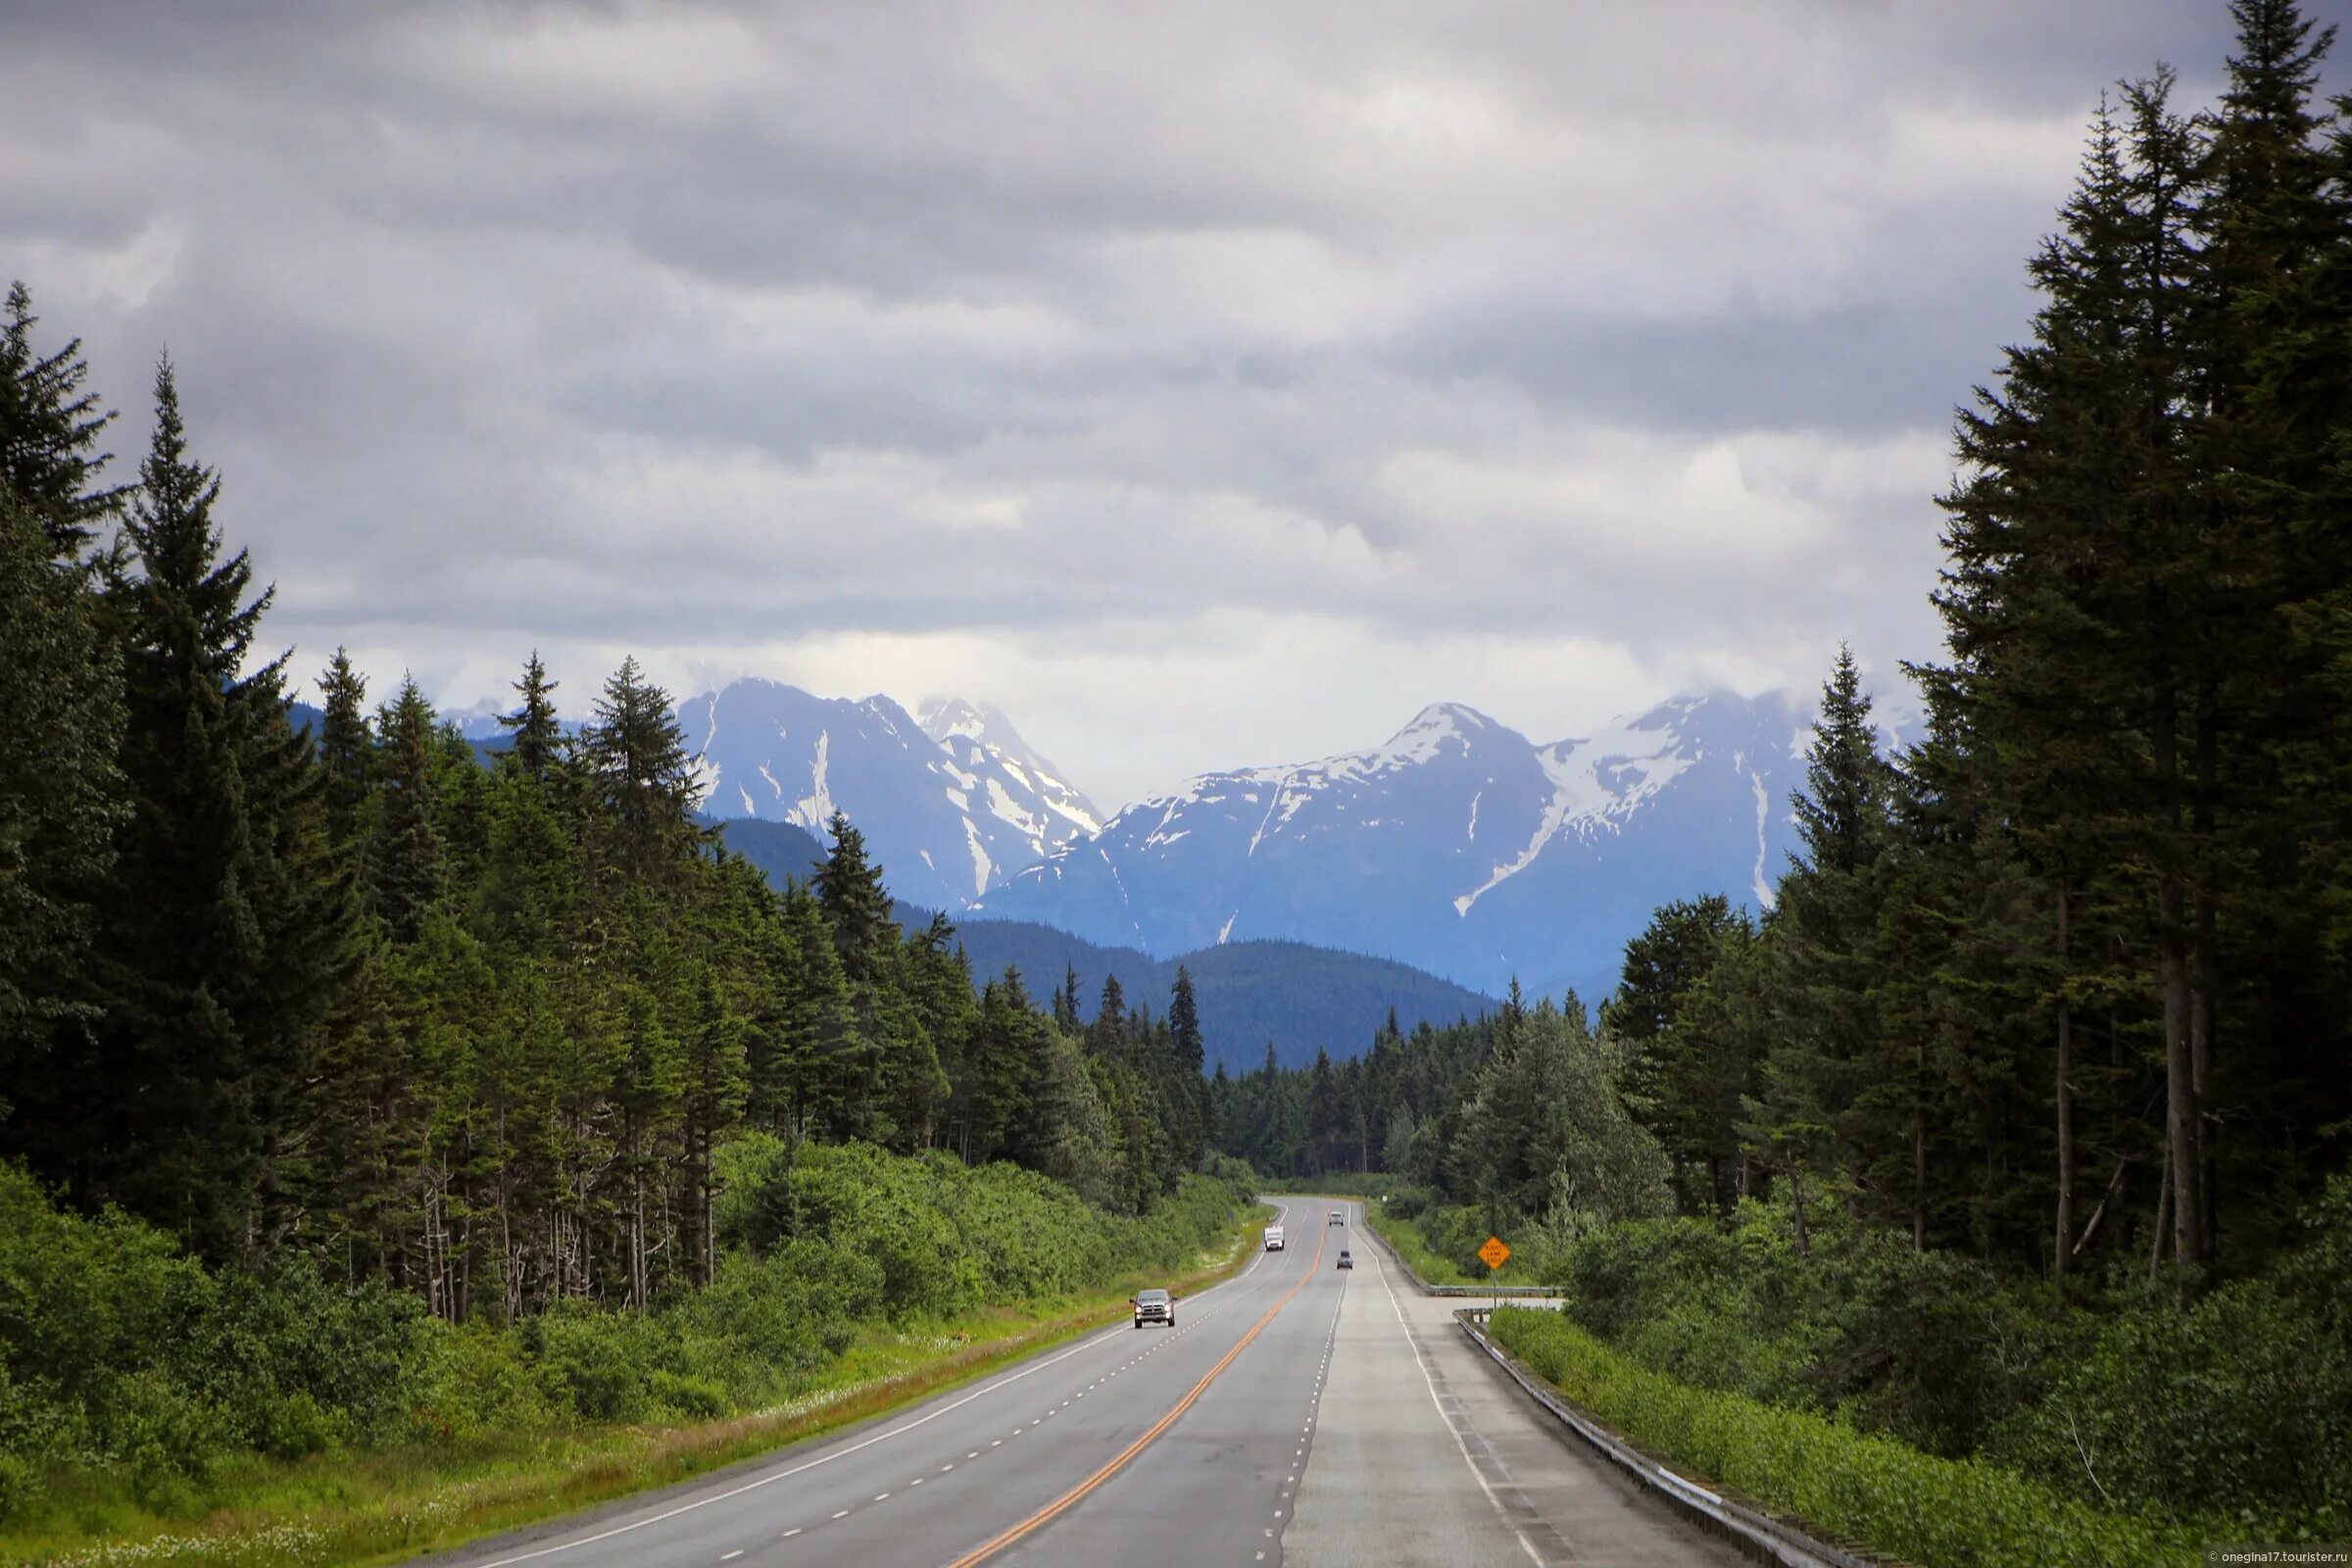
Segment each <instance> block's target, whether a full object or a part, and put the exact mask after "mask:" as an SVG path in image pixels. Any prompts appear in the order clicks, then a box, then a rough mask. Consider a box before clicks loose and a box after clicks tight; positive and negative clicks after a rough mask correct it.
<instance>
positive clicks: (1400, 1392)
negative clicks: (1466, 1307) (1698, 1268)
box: [436, 1198, 1743, 1568]
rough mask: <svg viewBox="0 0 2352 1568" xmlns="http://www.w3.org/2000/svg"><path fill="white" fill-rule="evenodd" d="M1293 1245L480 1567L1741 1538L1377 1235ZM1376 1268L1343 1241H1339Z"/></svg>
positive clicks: (1030, 1563)
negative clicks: (913, 1400)
mask: <svg viewBox="0 0 2352 1568" xmlns="http://www.w3.org/2000/svg"><path fill="white" fill-rule="evenodd" d="M1276 1202H1277V1204H1278V1206H1279V1207H1281V1208H1282V1210H1283V1214H1282V1219H1281V1223H1282V1224H1283V1225H1284V1226H1285V1227H1286V1228H1287V1229H1288V1231H1289V1235H1290V1249H1289V1250H1286V1251H1281V1252H1263V1253H1260V1254H1259V1255H1258V1256H1257V1257H1255V1258H1254V1259H1252V1260H1251V1262H1250V1264H1249V1266H1248V1267H1247V1268H1246V1269H1245V1270H1244V1271H1243V1272H1242V1273H1241V1274H1239V1275H1237V1276H1236V1277H1235V1278H1233V1279H1231V1280H1229V1281H1227V1282H1226V1283H1225V1284H1223V1285H1219V1286H1215V1287H1213V1288H1211V1289H1209V1290H1206V1291H1203V1292H1201V1294H1200V1295H1198V1296H1195V1297H1192V1298H1189V1299H1184V1300H1180V1301H1178V1302H1177V1303H1176V1326H1175V1327H1174V1328H1173V1329H1162V1328H1148V1329H1141V1330H1138V1329H1134V1328H1131V1327H1129V1326H1128V1325H1127V1324H1126V1323H1124V1322H1122V1323H1120V1324H1119V1325H1118V1326H1117V1327H1115V1328H1111V1329H1106V1330H1103V1331H1102V1332H1100V1333H1097V1334H1094V1335H1091V1336H1089V1337H1088V1338H1086V1339H1083V1340H1080V1341H1077V1342H1076V1343H1074V1344H1071V1345H1067V1346H1063V1347H1060V1348H1056V1349H1054V1350H1050V1351H1046V1352H1043V1353H1041V1354H1039V1355H1037V1356H1034V1357H1032V1358H1031V1359H1029V1360H1027V1361H1024V1362H1021V1363H1019V1364H1017V1365H1015V1366H1012V1367H1010V1368H1007V1369H1006V1370H1005V1371H1002V1372H999V1373H997V1374H996V1375H994V1376H992V1377H990V1378H987V1379H985V1380H983V1381H981V1382H979V1383H976V1384H972V1385H970V1386H968V1387H965V1388H962V1389H958V1390H956V1391H954V1392H953V1393H949V1394H944V1395H941V1396H939V1397H935V1398H933V1399H930V1400H927V1401H925V1402H923V1403H921V1404H918V1405H914V1406H911V1407H909V1408H907V1409H905V1410H902V1411H900V1412H898V1413H897V1414H895V1415H890V1416H884V1417H880V1418H877V1419H875V1420H873V1421H870V1422H867V1423H865V1424H863V1425H861V1426H858V1427H855V1428H852V1429H850V1430H848V1431H845V1432H842V1433H838V1434H835V1435H834V1436H832V1437H830V1438H827V1439H825V1440H823V1441H821V1442H816V1443H810V1444H805V1445H801V1446H796V1447H793V1448H788V1449H785V1450H782V1451H781V1452H779V1453H777V1454H774V1455H772V1456H770V1457H769V1458H767V1459H764V1460H760V1461H758V1462H756V1463H754V1464H752V1465H749V1466H738V1467H736V1468H734V1469H732V1470H728V1471H725V1472H722V1473H720V1474H717V1475H713V1476H710V1477H706V1478H705V1479H703V1480H701V1481H699V1482H693V1483H689V1484H687V1485H686V1486H683V1487H678V1488H671V1489H668V1490H666V1491H663V1492H661V1493H656V1494H650V1495H645V1496H641V1497H638V1498H635V1499H632V1500H631V1501H628V1502H625V1503H621V1504H617V1505H614V1506H612V1507H609V1508H606V1509H603V1510H600V1511H599V1512H597V1513H595V1514H593V1515H590V1516H587V1517H584V1518H574V1519H570V1520H564V1521H558V1522H556V1523H554V1524H550V1525H544V1526H540V1527H537V1528H535V1529H533V1530H530V1531H526V1532H522V1533H519V1534H515V1535H511V1536H506V1537H502V1538H499V1539H496V1540H492V1541H489V1542H485V1543H481V1544H476V1545H473V1546H469V1547H466V1548H465V1549H464V1550H463V1551H460V1552H455V1553H449V1554H446V1555H445V1556H443V1557H441V1558H438V1559H436V1560H438V1561H447V1562H454V1563H459V1564H463V1565H465V1568H509V1565H515V1568H519V1565H522V1564H526V1563H527V1564H532V1565H537V1568H639V1565H648V1568H652V1565H660V1568H721V1565H728V1568H785V1565H793V1564H803V1563H807V1564H829V1563H844V1564H853V1563H854V1564H877V1565H898V1564H906V1565H908V1568H942V1565H953V1568H976V1565H977V1564H980V1563H982V1562H986V1563H989V1564H992V1565H996V1564H1005V1565H1013V1564H1018V1565H1023V1568H1036V1565H1045V1564H1081V1563H1111V1564H1117V1565H1118V1568H1194V1565H1197V1564H1236V1565H1241V1568H1254V1565H1255V1564H1259V1563H1267V1564H1286V1563H1287V1564H1290V1565H1292V1568H1338V1565H1341V1564H1348V1565H1358V1564H1416V1565H1417V1564H1432V1565H1444V1568H1474V1565H1475V1568H1484V1565H1487V1564H1495V1565H1522V1564H1526V1563H1529V1562H1534V1563H1537V1564H1544V1565H1548V1564H1552V1563H1579V1564H1641V1565H1652V1564H1661V1565H1662V1564H1708V1565H1716V1564H1721V1565H1725V1568H1729V1565H1731V1564H1734V1563H1738V1562H1740V1561H1742V1560H1743V1559H1741V1558H1740V1557H1739V1556H1738V1554H1737V1553H1736V1552H1734V1551H1733V1550H1732V1549H1731V1548H1730V1547H1729V1546H1728V1545H1725V1544H1722V1543H1720V1542H1717V1541H1715V1540H1714V1539H1713V1538H1711V1537H1708V1536H1705V1535H1702V1534H1699V1533H1697V1532H1696V1531H1693V1530H1691V1528H1690V1527H1688V1526H1686V1525H1684V1524H1682V1523H1681V1522H1680V1521H1678V1520H1676V1519H1674V1518H1672V1517H1671V1516H1669V1515H1668V1514H1667V1513H1665V1512H1664V1511H1663V1510H1662V1509H1661V1508H1660V1507H1659V1506H1658V1505H1657V1504H1655V1503H1653V1502H1651V1501H1650V1500H1649V1499H1648V1498H1646V1497H1644V1496H1642V1495H1640V1494H1639V1493H1638V1492H1636V1491H1635V1489H1634V1488H1633V1487H1632V1486H1631V1484H1630V1483H1627V1482H1624V1481H1621V1480H1619V1479H1618V1478H1617V1477H1616V1476H1615V1475H1614V1474H1613V1473H1612V1472H1609V1471H1607V1470H1605V1469H1604V1468H1603V1466H1602V1465H1601V1464H1600V1463H1599V1462H1598V1461H1596V1460H1594V1459H1592V1458H1590V1457H1588V1456H1587V1455H1586V1454H1585V1453H1584V1452H1583V1451H1581V1450H1580V1449H1578V1448H1576V1447H1573V1446H1571V1445H1570V1443H1569V1441H1568V1440H1567V1439H1565V1438H1563V1437H1562V1436H1561V1435H1559V1434H1558V1432H1557V1430H1556V1428H1555V1427H1552V1426H1549V1425H1546V1424H1545V1423H1546V1422H1547V1420H1548V1418H1547V1417H1545V1416H1544V1415H1543V1413H1542V1412H1541V1411H1539V1410H1537V1409H1536V1408H1535V1407H1534V1406H1533V1405H1532V1404H1531V1403H1529V1402H1528V1401H1527V1400H1526V1399H1525V1398H1524V1397H1523V1396H1521V1395H1520V1394H1519V1393H1518V1391H1517V1390H1515V1389H1513V1388H1511V1387H1510V1385H1509V1384H1508V1383H1507V1382H1505V1381H1504V1380H1503V1379H1502V1378H1501V1376H1500V1375H1499V1374H1498V1373H1496V1372H1495V1370H1494V1368H1493V1367H1491V1366H1490V1365H1489V1364H1488V1363H1487V1362H1486V1361H1485V1359H1484V1358H1483V1357H1481V1356H1479V1355H1478V1354H1476V1352H1475V1351H1473V1350H1472V1349H1471V1348H1469V1346H1468V1345H1467V1344H1466V1343H1465V1342H1464V1341H1463V1339H1462V1337H1461V1335H1460V1334H1459V1333H1458V1332H1456V1331H1455V1329H1454V1328H1453V1325H1452V1322H1451V1317H1450V1304H1451V1303H1448V1302H1444V1301H1439V1300H1433V1299H1427V1298H1423V1297H1421V1296H1420V1295H1419V1293H1417V1292H1415V1291H1413V1290H1412V1288H1411V1286H1410V1285H1409V1283H1407V1282H1406V1281H1405V1279H1404V1277H1403V1276H1402V1275H1401V1274H1400V1273H1397V1272H1395V1271H1394V1270H1393V1269H1392V1268H1391V1267H1389V1266H1386V1263H1385V1258H1384V1256H1383V1254H1382V1253H1381V1252H1380V1251H1379V1250H1378V1248H1377V1246H1376V1245H1375V1244H1374V1243H1373V1242H1372V1241H1371V1240H1370V1238H1368V1237H1364V1238H1361V1239H1360V1240H1359V1239H1358V1236H1357V1229H1356V1225H1355V1220H1356V1217H1357V1205H1355V1204H1353V1203H1349V1204H1347V1205H1345V1209H1346V1213H1347V1216H1348V1223H1347V1224H1345V1225H1332V1224H1330V1223H1328V1218H1327V1216H1328V1214H1329V1211H1330V1209H1331V1208H1332V1207H1333V1206H1334V1205H1333V1203H1332V1202H1331V1201H1317V1200H1313V1199H1295V1198H1294V1199H1281V1200H1276ZM1343 1247H1346V1248H1348V1249H1350V1250H1351V1251H1352V1252H1353V1254H1354V1259H1355V1265H1356V1266H1355V1268H1354V1269H1353V1270H1351V1271H1342V1270H1340V1269H1338V1268H1337V1267H1336V1266H1335V1264H1336V1261H1337V1259H1338V1256H1339V1252H1340V1250H1341V1249H1342V1248H1343Z"/></svg>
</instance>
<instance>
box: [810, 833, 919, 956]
mask: <svg viewBox="0 0 2352 1568" xmlns="http://www.w3.org/2000/svg"><path fill="white" fill-rule="evenodd" d="M825 830H826V831H827V832H828V833H830V834H831V835H832V838H833V847H832V850H831V852H830V853H829V854H827V855H826V857H825V863H824V864H823V865H821V866H819V867H817V871H816V877H815V889H816V902H817V903H818V905H819V906H820V907H823V909H824V911H825V919H826V921H827V923H829V924H830V925H831V926H832V928H833V943H834V946H835V947H836V948H837V949H839V950H840V953H841V962H842V967H843V968H844V969H845V970H846V971H847V972H848V974H849V977H850V978H851V979H852V980H856V981H868V980H872V979H874V978H875V977H876V976H877V975H879V974H880V973H882V972H883V970H884V968H885V966H886V965H887V963H888V961H889V958H890V956H891V955H892V954H893V953H894V952H895V951H896V944H897V938H898V929H899V928H898V925H897V924H896V922H894V921H893V920H892V919H891V917H890V895H889V893H888V892H886V891H885V890H884V889H883V886H882V868H881V867H880V866H879V865H876V864H875V863H874V862H873V861H872V860H870V859H868V858H866V854H865V835H864V834H862V833H860V832H858V829H857V828H856V827H855V826H853V825H852V824H851V822H850V819H849V817H848V816H846V815H844V814H843V813H842V812H840V811H835V812H834V813H833V818H832V820H831V821H829V822H827V823H826V824H825Z"/></svg>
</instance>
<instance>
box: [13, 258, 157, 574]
mask: <svg viewBox="0 0 2352 1568" xmlns="http://www.w3.org/2000/svg"><path fill="white" fill-rule="evenodd" d="M6 310H7V315H6V317H5V319H0V488H5V489H8V490H12V491H14V492H15V493H16V497H17V501H18V503H19V505H21V506H22V507H24V508H25V510H26V511H27V512H29V513H30V514H31V515H32V516H33V518H34V519H35V520H36V521H37V522H38V523H39V524H40V526H41V528H42V529H43V531H44V532H45V533H46V535H47V536H48V541H49V554H50V556H51V557H52V558H54V559H56V560H59V561H77V560H79V559H80V558H81V556H82V554H83V553H84V552H85V551H86V550H87V549H88V547H89V545H90V543H91V541H92V540H93V539H94V538H95V537H96V535H97V533H98V530H99V528H100V527H101V526H103V525H104V524H105V523H106V522H107V521H108V520H109V519H111V518H112V517H114V516H116V515H119V514H120V513H121V511H122V508H123V500H124V498H125V496H126V495H127V494H128V487H127V486H123V485H113V486H109V485H106V484H104V483H102V482H101V481H102V479H103V476H104V472H105V468H106V465H107V462H108V460H109V454H107V453H104V452H101V451H99V450H98V442H99V439H100V437H102V436H103V435H104V434H105V431H106V427H107V426H108V425H109V424H111V423H112V422H114V414H113V413H112V412H111V411H106V410H101V409H100V407H99V403H98V395H97V394H96V393H95V392H90V391H86V390H84V388H83V384H82V383H83V382H84V381H86V380H87V379H88V377H89V366H88V365H87V364H86V363H84V361H83V360H82V358H81V340H80V339H79V338H74V339H73V340H72V341H70V342H68V343H67V344H66V346H65V347H64V348H61V349H59V350H58V351H57V352H56V353H54V354H50V355H47V356H43V355H42V354H41V353H40V352H39V351H38V350H36V349H35V348H34V347H33V344H32V329H33V327H34V326H35V325H36V324H38V322H39V320H40V318H38V317H36V316H34V315H33V314H32V295H31V293H30V291H28V290H27V289H26V288H25V285H24V283H23V282H16V283H12V284H10V285H9V290H8V304H7V307H6Z"/></svg>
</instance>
